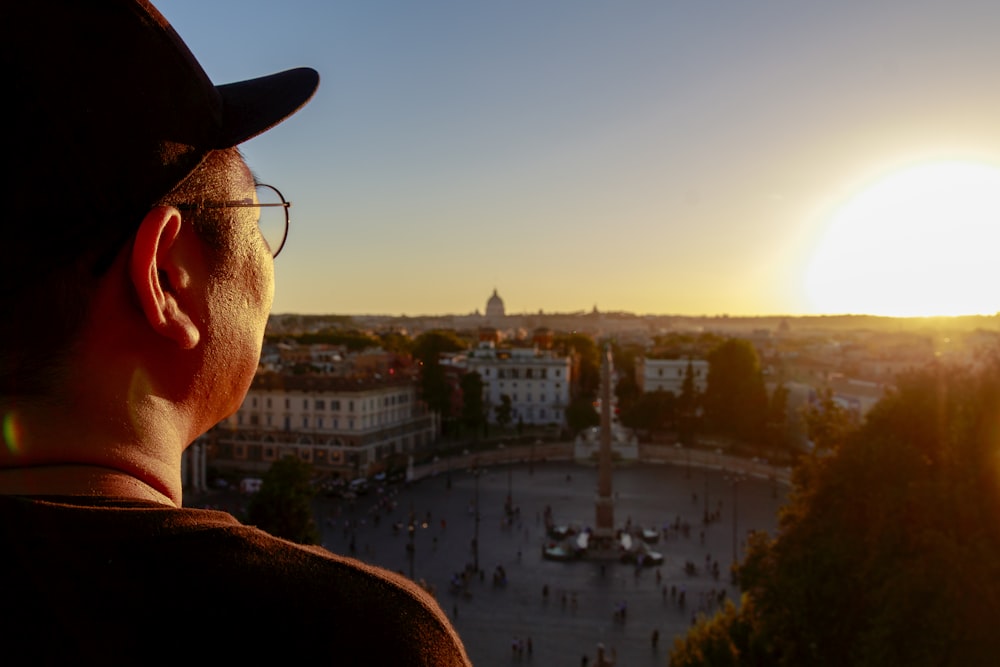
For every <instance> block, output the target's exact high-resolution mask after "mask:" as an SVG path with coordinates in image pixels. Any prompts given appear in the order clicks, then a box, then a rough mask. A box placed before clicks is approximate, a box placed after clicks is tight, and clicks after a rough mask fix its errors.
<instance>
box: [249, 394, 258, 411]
mask: <svg viewBox="0 0 1000 667" xmlns="http://www.w3.org/2000/svg"><path fill="white" fill-rule="evenodd" d="M250 407H253V408H256V407H257V397H256V396H254V397H253V398H251V399H250Z"/></svg>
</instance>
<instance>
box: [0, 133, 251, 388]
mask: <svg viewBox="0 0 1000 667" xmlns="http://www.w3.org/2000/svg"><path fill="white" fill-rule="evenodd" d="M236 164H243V157H242V155H241V154H240V151H239V149H237V148H228V149H222V150H216V151H211V152H210V153H209V154H208V155H207V156H206V158H205V160H204V161H203V162H202V163H201V164H200V165H199V166H198V168H197V169H195V171H194V172H192V173H191V174H190V175H189V176H188V177H187V178H185V179H184V180H183V181H181V182H180V183H179V184H178V185H177V186H176V187H175V188H174V189H173V190H171V191H170V192H169V193H168V194H167V195H165V196H164V197H163V198H162V200H161V201H160V202H157V204H156V205H166V204H169V203H181V202H198V201H201V200H204V199H206V193H208V196H215V193H219V192H223V191H224V190H225V188H226V184H227V182H228V177H227V174H228V172H230V171H231V170H232V169H233V168H234V165H236ZM63 214H64V215H68V216H71V215H74V212H73V211H68V212H66V213H59V212H56V213H54V214H53V215H63ZM184 217H185V219H186V220H190V221H191V222H192V224H193V225H194V227H195V229H196V230H197V231H198V234H199V236H200V237H201V238H203V239H204V240H205V242H206V244H208V245H209V247H210V248H212V249H213V250H215V251H217V252H218V253H220V254H221V253H222V252H224V251H225V250H226V249H227V248H228V247H229V244H230V243H231V238H232V226H231V225H229V224H227V220H228V219H229V216H227V215H226V214H225V209H201V210H198V211H190V212H188V211H185V212H184ZM140 222H141V220H135V221H133V222H130V224H131V225H132V226H131V227H130V228H129V230H130V231H129V232H128V237H127V238H123V239H108V238H107V237H106V236H103V235H100V236H96V237H95V238H92V239H89V242H87V243H85V244H82V245H81V246H80V247H79V248H78V252H77V255H76V256H75V257H74V258H72V259H71V261H69V262H67V263H64V264H62V265H59V266H55V267H48V266H46V267H45V268H46V269H47V270H46V271H44V272H43V273H42V274H41V275H36V276H34V277H32V278H31V279H24V280H20V281H15V280H7V281H5V283H6V284H4V285H3V289H2V292H3V294H4V295H5V296H6V299H5V300H6V302H7V303H6V304H5V305H6V309H7V313H6V315H5V317H4V318H2V319H0V395H3V396H24V397H29V396H35V397H38V396H44V395H46V394H48V393H50V391H51V390H52V389H53V387H54V384H55V383H57V382H59V381H60V380H61V376H62V371H63V369H64V368H65V365H66V362H67V361H68V359H69V358H70V357H71V355H72V353H73V348H74V345H75V343H76V342H77V339H78V337H79V334H80V331H81V329H82V327H83V325H84V323H85V322H86V318H87V316H88V314H89V312H90V306H91V301H92V299H93V295H94V291H95V288H96V287H97V284H98V282H99V281H100V280H101V279H102V277H103V276H104V275H105V274H106V273H107V271H108V269H109V268H110V267H111V265H112V264H113V263H114V261H115V260H116V258H117V257H118V256H119V255H120V254H121V253H122V252H127V251H128V250H129V249H130V248H131V246H132V243H131V239H132V238H133V237H134V233H135V229H136V228H138V225H139V223H140ZM13 250H14V252H17V250H18V249H16V248H14V249H13Z"/></svg>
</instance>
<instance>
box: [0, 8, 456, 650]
mask: <svg viewBox="0 0 1000 667" xmlns="http://www.w3.org/2000/svg"><path fill="white" fill-rule="evenodd" d="M0 18H2V25H4V26H5V28H7V30H5V33H6V34H5V39H4V40H2V45H0V52H2V54H3V64H4V71H5V73H6V74H7V76H8V79H7V82H8V88H7V94H6V95H5V100H4V105H3V112H2V113H3V114H4V116H3V117H4V120H5V121H6V122H5V123H4V126H5V127H4V130H5V138H4V150H3V156H4V159H6V160H7V169H6V170H5V172H6V174H7V177H6V181H5V185H4V187H5V192H4V195H5V196H4V201H5V202H6V206H7V207H8V208H7V211H6V212H7V215H6V216H5V221H4V224H5V232H4V242H3V246H2V247H3V250H4V259H3V261H2V262H0V290H2V295H3V303H4V306H5V313H4V316H3V319H2V323H0V383H2V384H0V390H2V394H0V417H2V422H3V438H4V447H2V448H0V544H2V545H3V549H2V556H0V600H2V603H0V604H3V607H4V613H3V639H4V662H6V663H11V662H17V661H19V660H21V661H24V662H29V663H32V664H36V663H42V664H49V663H58V664H65V663H74V664H79V663H83V664H89V663H101V664H125V663H127V664H148V663H173V664H176V663H178V662H179V661H182V660H184V661H193V662H199V663H200V662H202V661H204V660H205V659H206V658H216V659H224V660H226V662H227V663H230V662H232V663H238V662H239V661H243V660H252V661H253V664H258V663H259V662H261V661H262V660H264V659H276V660H280V661H282V662H287V663H289V664H299V663H302V662H305V661H307V660H308V661H310V662H314V661H316V662H327V661H328V660H329V661H330V662H333V661H336V662H338V664H366V665H369V664H392V665H407V664H415V665H455V664H459V665H462V664H468V659H467V657H466V655H465V652H464V649H463V647H462V645H461V642H460V641H459V639H458V638H457V636H456V635H455V633H454V631H453V630H452V628H451V626H450V625H449V623H448V621H447V620H446V618H445V616H444V614H443V613H442V612H441V610H440V608H439V607H438V605H437V604H436V602H435V601H434V600H433V599H431V598H430V597H429V596H428V595H427V594H426V593H424V592H423V591H422V590H421V589H419V588H418V587H417V586H415V585H413V584H412V583H411V582H409V581H407V580H405V579H403V578H402V577H399V576H397V575H394V574H392V573H389V572H386V571H382V570H378V569H375V568H370V567H368V566H366V565H364V564H361V563H359V562H357V561H353V560H349V559H346V558H341V557H337V556H333V555H331V554H329V553H328V552H326V551H324V550H322V549H318V548H310V547H302V546H298V545H295V544H292V543H290V542H286V541H284V540H279V539H276V538H273V537H271V536H270V535H267V534H266V533H263V532H261V531H258V530H256V529H253V528H249V527H245V526H242V525H240V524H239V523H237V522H236V521H235V519H233V518H232V517H231V516H229V515H228V514H224V513H221V512H213V511H206V510H190V509H182V508H181V482H180V460H181V455H182V452H183V451H184V449H185V447H187V446H188V444H189V443H190V442H191V441H192V440H193V439H195V438H196V437H197V436H198V435H199V434H201V433H202V432H204V431H205V430H207V429H208V428H210V427H211V426H212V425H213V424H215V423H216V422H218V421H219V420H220V419H222V418H223V417H225V416H227V415H229V414H232V413H233V412H234V411H235V410H236V409H237V408H238V407H239V405H240V403H241V401H242V399H243V396H244V394H245V392H246V390H247V388H248V386H249V384H250V381H251V379H252V377H253V374H254V371H255V369H256V366H257V360H258V357H259V354H260V347H261V342H262V338H263V332H264V326H265V323H266V321H267V316H268V311H269V309H270V306H271V299H272V295H273V284H274V283H273V281H274V267H273V260H272V257H273V255H274V254H276V253H277V252H278V251H279V250H280V248H281V245H282V244H283V242H284V235H285V232H286V230H287V218H283V220H284V222H285V226H284V227H280V228H279V229H278V231H277V234H276V235H275V236H270V237H269V236H266V235H265V233H264V231H263V230H262V228H261V227H259V225H258V221H260V225H263V222H264V219H265V217H268V218H269V219H273V215H271V214H275V213H276V214H277V215H278V216H279V217H280V216H284V215H286V214H287V205H286V204H284V200H283V198H281V196H280V194H278V193H277V191H276V190H274V189H269V188H267V187H264V186H259V185H258V184H257V183H256V182H255V178H254V177H253V175H252V174H251V173H250V171H249V169H248V168H247V166H246V164H245V163H244V161H243V159H242V157H241V156H240V154H239V152H238V150H237V149H236V148H234V147H235V146H236V145H237V144H239V143H241V142H243V141H245V140H247V139H249V138H250V137H253V136H255V135H256V134H259V133H260V132H263V131H265V130H267V129H269V128H270V127H272V126H273V125H275V124H277V123H279V122H281V121H282V120H283V119H284V118H286V117H287V116H289V115H291V114H292V113H294V112H295V111H296V110H297V109H298V108H299V107H300V106H302V105H303V104H305V103H306V102H307V101H308V99H309V98H310V97H311V96H312V94H313V92H314V91H315V89H316V86H317V85H318V82H319V78H318V75H317V74H316V72H315V71H313V70H311V69H297V70H290V71H286V72H282V73H279V74H275V75H272V76H269V77H263V78H261V79H255V80H252V81H245V82H241V83H236V84H230V85H228V86H220V87H216V86H214V85H213V84H212V83H211V82H210V81H209V80H208V78H207V77H206V75H205V74H204V72H203V71H202V69H201V67H200V66H199V65H198V63H197V61H196V60H195V59H194V57H193V56H192V55H191V53H190V52H189V51H188V50H187V47H186V46H185V45H184V44H183V43H182V42H181V40H180V38H179V37H178V36H177V35H176V33H175V32H174V31H173V29H172V28H171V27H170V26H169V24H168V23H167V22H166V20H165V19H164V18H163V17H162V16H161V15H160V14H159V13H158V12H157V10H156V9H155V8H153V7H152V6H150V5H149V4H148V3H146V2H144V1H143V0H100V1H97V0H92V1H88V2H82V1H77V0H23V1H18V0H13V1H12V2H8V3H5V5H4V7H3V8H2V9H0ZM234 41H235V40H234ZM265 192H267V193H270V194H271V195H273V196H274V199H273V200H270V201H267V202H265V201H262V200H260V199H259V195H258V193H265ZM260 204H270V205H271V206H268V207H267V208H266V209H262V208H261V207H260V206H259V205H260ZM262 211H264V213H265V215H262Z"/></svg>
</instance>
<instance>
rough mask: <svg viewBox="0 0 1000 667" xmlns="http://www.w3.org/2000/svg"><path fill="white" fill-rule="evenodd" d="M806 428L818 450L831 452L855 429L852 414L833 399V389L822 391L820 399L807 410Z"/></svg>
mask: <svg viewBox="0 0 1000 667" xmlns="http://www.w3.org/2000/svg"><path fill="white" fill-rule="evenodd" d="M804 416H805V421H806V430H807V433H808V435H809V440H810V441H811V442H812V443H813V446H814V447H815V448H816V450H817V451H820V452H830V451H833V450H835V449H837V448H838V447H840V445H841V444H842V443H843V442H844V441H845V440H846V439H847V436H848V435H850V433H851V432H852V431H853V430H854V429H855V427H856V426H857V424H856V423H855V421H854V419H853V417H852V416H851V414H850V413H849V412H848V411H847V410H845V409H844V408H843V407H841V405H840V404H839V403H837V401H835V400H834V399H833V391H832V390H830V389H825V390H823V391H821V392H820V394H819V400H818V401H816V402H815V403H812V404H810V405H809V406H808V407H807V408H806V410H805V415H804Z"/></svg>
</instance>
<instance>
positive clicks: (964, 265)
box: [806, 162, 1000, 317]
mask: <svg viewBox="0 0 1000 667" xmlns="http://www.w3.org/2000/svg"><path fill="white" fill-rule="evenodd" d="M998 241H1000V168H997V167H994V166H990V165H986V164H976V163H969V162H935V163H930V164H924V165H920V166H915V167H911V168H908V169H905V170H902V171H899V172H895V173H893V174H891V175H889V176H887V177H886V178H884V179H882V180H880V181H878V182H877V183H875V184H874V185H872V186H871V187H869V188H867V189H866V190H864V191H863V192H861V193H860V194H858V195H856V196H855V197H853V198H851V199H850V200H849V201H848V202H847V203H846V204H845V205H844V206H843V207H841V208H840V209H838V210H837V211H835V212H834V214H833V215H832V216H831V218H830V222H829V227H828V228H827V230H826V233H825V235H824V236H823V238H822V241H821V243H820V245H819V248H818V250H817V252H816V253H815V254H814V256H813V258H812V260H811V262H810V264H809V267H808V269H807V274H806V289H807V294H808V298H809V300H810V304H811V306H812V309H813V311H814V312H817V313H828V314H844V313H855V314H869V315H889V316H897V317H913V316H934V315H972V314H992V313H994V312H997V311H998V310H1000V261H998V257H997V246H998Z"/></svg>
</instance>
